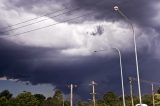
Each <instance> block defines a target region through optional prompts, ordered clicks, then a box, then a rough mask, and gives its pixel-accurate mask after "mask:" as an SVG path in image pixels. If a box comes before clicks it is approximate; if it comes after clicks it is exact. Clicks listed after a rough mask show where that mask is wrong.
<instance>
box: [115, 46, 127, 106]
mask: <svg viewBox="0 0 160 106" xmlns="http://www.w3.org/2000/svg"><path fill="white" fill-rule="evenodd" d="M114 49H116V50H117V52H118V55H119V64H120V69H121V84H122V85H121V86H122V95H123V106H126V102H125V95H124V82H123V68H122V55H121V52H120V50H119V49H118V48H114Z"/></svg>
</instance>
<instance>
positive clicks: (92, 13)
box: [0, 12, 95, 38]
mask: <svg viewBox="0 0 160 106" xmlns="http://www.w3.org/2000/svg"><path fill="white" fill-rule="evenodd" d="M93 13H95V12H91V13H87V14H84V15H81V16H77V17H74V18H71V19H68V20H65V21H61V22H57V23H54V24H51V25H48V26H44V27H40V28H36V29H33V30H29V31H26V32H22V33H18V34H15V35H7V36H1V37H0V38H4V37H13V36H18V35H22V34H25V33H29V32H33V31H37V30H40V29H44V28H48V27H51V26H55V25H58V24H62V23H65V22H70V21H72V20H75V19H78V18H81V17H84V16H87V15H91V14H93Z"/></svg>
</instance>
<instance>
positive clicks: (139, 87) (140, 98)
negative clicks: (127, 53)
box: [114, 6, 142, 105]
mask: <svg viewBox="0 0 160 106" xmlns="http://www.w3.org/2000/svg"><path fill="white" fill-rule="evenodd" d="M114 10H115V11H117V12H118V13H119V14H120V15H122V16H123V17H124V18H125V19H126V20H127V21H128V22H129V24H130V25H131V28H132V32H133V37H134V50H135V58H136V69H137V80H138V93H139V102H140V105H141V104H142V97H141V86H140V78H139V66H138V56H137V44H136V36H135V31H134V27H133V24H132V22H131V20H129V18H128V17H127V16H126V15H125V14H124V13H123V12H122V11H121V10H120V9H119V8H118V6H114Z"/></svg>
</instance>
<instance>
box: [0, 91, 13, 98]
mask: <svg viewBox="0 0 160 106" xmlns="http://www.w3.org/2000/svg"><path fill="white" fill-rule="evenodd" d="M0 97H6V99H10V98H11V97H12V94H11V93H10V92H9V91H8V90H4V91H2V92H1V93H0Z"/></svg>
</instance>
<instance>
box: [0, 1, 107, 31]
mask: <svg viewBox="0 0 160 106" xmlns="http://www.w3.org/2000/svg"><path fill="white" fill-rule="evenodd" d="M102 2H104V1H102ZM97 3H101V2H99V1H98V2H95V3H93V4H97ZM80 8H81V7H77V8H73V9H72V10H70V9H71V8H63V9H61V10H57V11H55V12H52V13H48V14H45V15H42V16H39V17H36V18H32V19H29V20H26V21H22V22H20V23H17V24H14V25H10V26H6V27H1V28H0V29H5V28H10V27H13V26H17V25H20V24H24V23H27V22H30V21H33V20H36V19H39V18H42V17H44V16H49V15H52V14H55V13H58V12H61V11H64V10H70V11H68V12H72V11H75V10H77V9H80ZM68 12H66V13H68ZM63 14H65V12H64V13H62V14H59V15H58V16H60V15H63ZM53 17H54V16H53ZM55 17H57V15H56V16H55ZM45 20H48V19H44V20H40V21H38V22H34V23H31V24H27V25H24V26H20V27H17V28H13V29H10V30H7V31H5V32H9V31H12V30H16V29H19V28H23V27H26V26H29V25H33V24H36V23H39V22H42V21H45Z"/></svg>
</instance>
